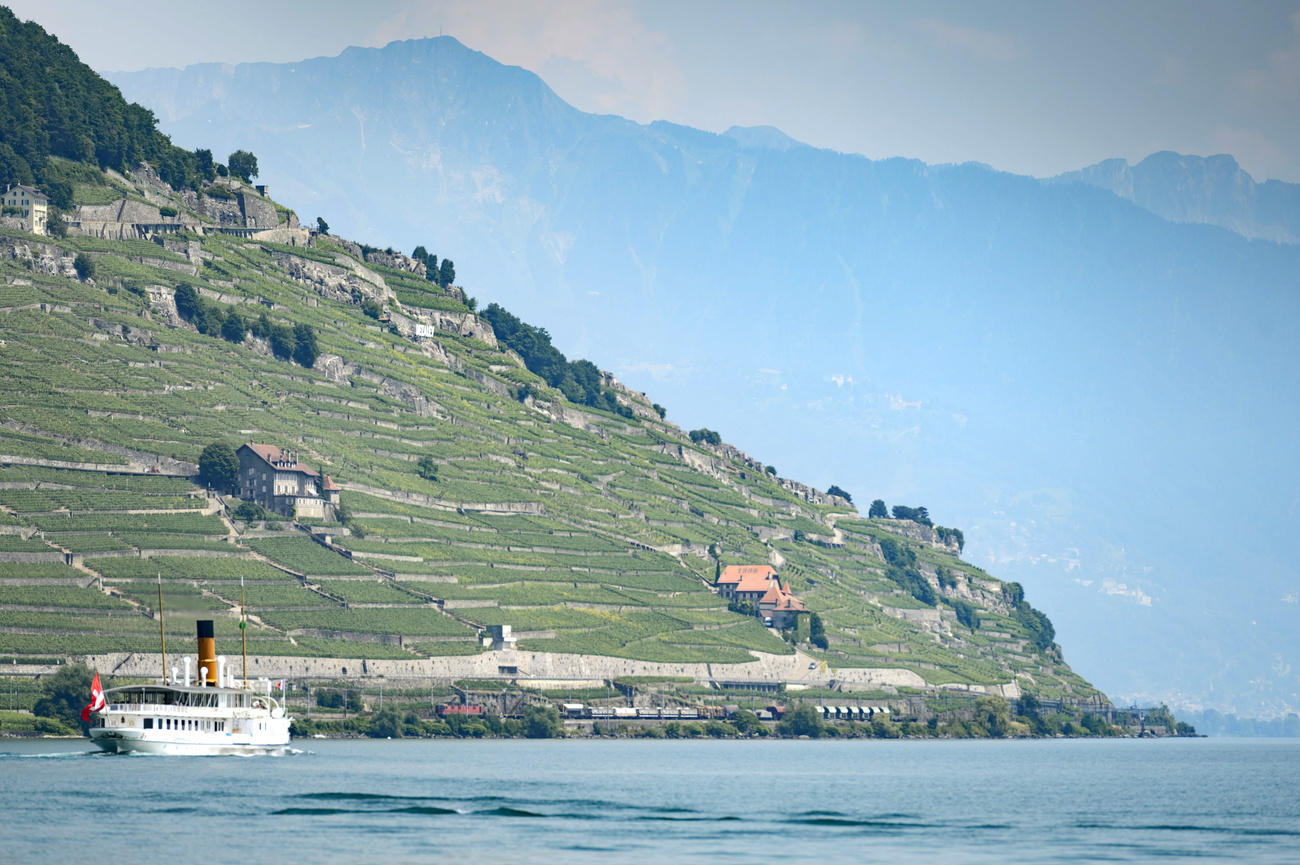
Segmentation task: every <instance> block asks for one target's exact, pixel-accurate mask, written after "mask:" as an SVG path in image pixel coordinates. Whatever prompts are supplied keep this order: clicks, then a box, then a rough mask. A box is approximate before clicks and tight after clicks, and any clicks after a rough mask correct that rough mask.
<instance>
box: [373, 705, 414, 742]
mask: <svg viewBox="0 0 1300 865" xmlns="http://www.w3.org/2000/svg"><path fill="white" fill-rule="evenodd" d="M366 735H367V736H369V737H370V738H372V739H400V738H402V737H403V736H404V735H406V725H405V724H404V723H403V721H402V717H401V715H399V714H398V713H397V710H396V709H395V708H393V706H392V705H391V704H390V705H387V706H385V707H384V708H382V709H380V710H379V711H378V712H376V713H375V716H374V717H373V718H371V719H370V729H369V730H368V731H366Z"/></svg>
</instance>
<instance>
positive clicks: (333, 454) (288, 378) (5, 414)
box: [0, 180, 1094, 696]
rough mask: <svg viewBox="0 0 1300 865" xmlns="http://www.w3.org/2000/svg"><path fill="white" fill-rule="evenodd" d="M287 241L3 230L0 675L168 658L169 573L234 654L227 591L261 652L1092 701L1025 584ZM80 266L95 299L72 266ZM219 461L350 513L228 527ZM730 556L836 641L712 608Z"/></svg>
mask: <svg viewBox="0 0 1300 865" xmlns="http://www.w3.org/2000/svg"><path fill="white" fill-rule="evenodd" d="M115 182H116V181H115ZM106 184H107V181H106V182H105V185H95V184H90V183H81V184H79V185H78V186H77V195H78V196H79V197H80V198H81V199H82V200H84V201H86V202H91V201H96V200H98V199H99V198H102V197H104V195H106V194H108V190H109V187H108V186H107V185H106ZM135 194H138V195H139V196H140V197H142V198H149V200H154V201H161V200H163V199H162V198H161V197H160V196H163V195H164V194H165V190H164V191H160V190H159V187H158V184H157V183H156V182H153V181H151V182H150V183H146V182H145V181H144V180H139V181H137V186H136V187H135ZM171 202H172V204H173V206H176V207H178V208H180V209H182V210H184V203H183V202H182V201H181V200H180V199H179V198H173V199H171ZM286 231H288V233H287V234H285V235H284V236H282V237H281V236H277V238H278V239H277V240H276V242H272V241H271V240H267V239H263V240H258V239H255V238H243V237H236V236H233V235H230V234H221V233H216V232H213V231H206V232H204V233H203V234H198V233H189V234H185V233H182V234H179V235H169V236H168V237H167V238H165V240H166V242H167V247H168V248H164V246H163V245H161V242H162V241H160V243H157V244H156V243H150V242H147V241H141V240H132V241H114V240H104V239H100V238H90V237H78V236H70V237H67V238H65V239H62V240H55V239H51V238H45V237H36V236H32V235H27V234H25V233H23V232H21V231H17V230H14V229H0V340H2V341H3V342H2V343H0V344H2V345H3V348H0V372H2V373H3V374H2V375H0V406H3V410H2V411H0V418H3V421H2V422H0V657H25V656H31V657H41V658H48V657H50V656H71V655H79V654H90V653H105V652H122V651H138V652H148V651H153V650H154V645H155V644H154V640H155V635H156V628H157V622H156V620H155V619H154V618H153V615H154V613H155V610H154V608H155V607H156V606H157V592H158V580H159V579H161V581H162V583H163V593H164V594H163V602H164V606H165V608H166V609H167V610H168V611H169V614H168V617H167V622H168V630H169V632H171V633H179V634H187V633H189V632H188V631H187V630H186V629H187V627H190V624H191V621H192V620H193V619H194V618H196V617H199V616H207V615H213V614H215V615H216V617H217V618H218V621H219V622H220V624H219V637H224V638H227V639H234V638H235V636H236V635H237V633H238V629H237V627H236V623H237V619H238V612H237V611H238V606H239V599H240V581H241V580H242V581H243V591H244V594H245V596H246V598H247V601H248V604H249V606H250V608H251V609H252V612H253V613H254V616H255V618H254V621H253V623H252V624H251V626H250V628H249V631H248V637H249V645H250V651H256V652H257V653H258V654H259V655H261V656H277V655H278V656H286V657H290V656H294V657H297V656H309V657H326V658H329V657H335V658H357V659H411V660H416V659H419V658H422V657H438V656H451V657H455V656H471V655H474V654H476V653H479V652H481V651H483V649H482V645H481V640H480V636H481V634H480V632H481V631H482V630H483V629H484V628H486V627H487V626H490V625H510V626H512V628H513V629H514V632H515V634H516V635H518V637H519V648H520V649H525V650H532V651H536V652H546V653H570V654H584V655H605V656H611V657H617V658H626V659H635V660H641V661H649V662H664V663H682V664H685V663H712V664H727V663H741V662H746V661H750V660H752V659H754V658H755V657H756V656H755V654H754V653H765V654H766V655H773V656H790V655H792V653H794V652H795V646H794V645H792V643H791V642H790V641H791V640H793V641H795V642H796V643H798V649H799V651H802V652H804V653H806V654H807V655H808V656H809V657H810V658H811V659H812V663H813V666H817V665H818V664H820V663H822V662H824V663H825V664H827V665H828V666H829V668H830V669H831V670H832V671H833V670H834V669H841V670H849V669H855V668H872V669H880V670H890V669H906V670H911V671H913V672H915V673H917V674H918V675H919V676H920V678H921V679H922V680H924V682H925V683H926V686H933V687H938V686H955V687H964V686H971V685H974V686H1000V685H1008V684H1011V683H1019V684H1020V685H1022V686H1026V687H1032V688H1033V689H1034V690H1035V692H1037V693H1039V694H1042V695H1044V696H1057V695H1074V696H1086V695H1089V694H1092V693H1094V691H1093V690H1092V689H1091V687H1090V686H1089V685H1088V684H1087V683H1086V682H1083V681H1082V680H1081V679H1079V678H1078V677H1077V676H1075V675H1074V674H1073V673H1072V672H1071V671H1070V669H1069V667H1068V666H1067V665H1066V664H1065V663H1064V662H1063V660H1062V659H1061V658H1060V654H1059V650H1058V649H1057V648H1056V647H1055V646H1054V645H1052V643H1051V640H1050V636H1049V638H1048V639H1046V640H1045V641H1044V639H1043V632H1042V628H1041V627H1039V626H1035V625H1034V622H1035V621H1037V620H1036V619H1034V618H1033V615H1032V614H1031V613H1029V612H1026V610H1032V608H1028V607H1027V605H1025V604H1024V602H1023V600H1022V599H1020V598H1019V597H1018V596H1017V595H1016V591H1015V589H1014V588H1008V587H1006V586H1004V585H1003V584H1001V583H1000V582H998V581H997V580H996V579H994V578H993V577H991V576H989V575H987V574H985V573H983V572H982V571H980V570H979V569H977V568H975V567H973V566H971V565H969V564H967V563H965V562H963V561H961V560H960V559H959V558H958V557H957V555H956V554H955V553H956V549H955V548H954V547H948V546H945V545H944V544H942V543H940V541H939V539H938V538H937V537H936V536H935V535H934V533H933V532H931V531H929V529H927V528H925V527H923V526H920V525H917V524H915V523H908V524H902V523H897V522H895V521H891V520H866V519H863V518H861V517H859V516H858V514H857V512H856V511H855V510H854V509H853V508H852V506H850V505H848V504H847V503H846V502H845V501H843V500H842V499H836V498H833V497H829V496H826V495H823V494H820V493H816V492H815V491H811V490H808V489H807V488H805V487H803V486H802V485H799V484H797V483H795V482H792V481H786V480H782V479H779V478H777V477H775V476H774V475H773V474H772V473H770V472H768V471H766V470H765V467H764V466H763V465H762V464H761V463H759V462H757V461H755V460H753V459H751V458H749V457H747V456H746V455H744V454H741V453H739V452H737V451H735V450H734V449H732V448H730V447H728V446H726V445H707V444H696V443H693V442H692V441H691V440H690V438H689V437H688V436H687V435H686V434H685V433H683V431H682V430H680V429H678V428H677V427H676V426H674V425H672V424H671V423H669V422H667V421H665V420H664V419H662V418H661V416H660V415H659V414H658V413H657V412H656V411H655V410H654V408H653V407H652V405H651V403H650V402H649V400H648V399H647V398H646V397H645V396H644V395H642V394H638V393H632V392H629V391H626V390H624V389H622V388H620V387H618V386H617V385H616V384H614V383H609V382H607V383H606V385H605V386H606V387H609V388H612V390H613V392H614V393H615V394H616V397H617V400H618V403H619V404H620V406H621V411H620V412H619V413H611V412H606V411H602V410H598V409H593V408H589V407H584V406H577V405H574V404H572V403H569V402H568V401H567V400H566V399H565V398H564V396H563V395H562V394H561V393H560V392H559V391H558V390H556V389H554V388H552V387H550V386H548V385H547V384H546V383H545V382H544V381H543V380H542V379H541V378H539V377H538V376H536V375H534V374H533V373H531V372H529V371H528V370H527V369H526V368H524V367H523V365H522V364H521V363H520V361H519V360H518V358H517V357H516V356H515V355H513V354H511V353H508V352H506V351H505V350H504V349H503V348H501V347H500V346H498V345H497V343H496V341H495V339H494V337H493V333H492V331H491V328H490V327H489V326H488V325H487V324H486V322H484V321H483V320H482V319H480V318H478V317H477V316H476V315H475V313H474V312H473V310H472V308H471V307H470V306H467V305H466V303H465V302H464V294H463V293H462V292H461V291H459V290H458V289H454V288H453V289H448V290H443V289H440V288H438V287H437V286H436V285H435V284H433V283H430V282H427V281H425V280H424V279H423V278H421V277H420V276H419V275H418V274H416V273H412V272H409V271H404V270H400V269H396V268H393V267H389V266H387V265H385V264H380V263H378V262H377V261H375V260H373V256H368V255H367V254H366V253H364V252H363V251H362V250H360V249H359V248H358V247H356V246H354V245H350V244H347V243H346V242H344V241H340V240H339V239H337V238H330V237H327V236H322V235H316V234H312V235H310V237H309V236H308V233H307V232H294V231H289V230H287V229H286ZM286 239H287V240H291V241H292V244H290V245H284V243H283V241H284V240H286ZM177 249H185V250H186V252H185V254H180V253H178V252H176V251H175V250H177ZM78 253H84V254H85V255H87V256H88V257H89V259H90V260H91V261H92V262H93V266H94V271H95V277H94V279H93V281H92V280H87V281H84V282H83V281H80V280H78V279H76V278H73V277H71V276H66V275H63V273H64V272H65V270H66V268H65V266H64V265H65V264H67V263H68V261H67V260H68V259H69V258H70V257H71V256H74V255H76V254H78ZM386 260H387V261H391V260H392V259H391V258H388V259H386ZM322 269H326V270H328V274H327V275H326V276H322V275H321V274H322V273H323V272H325V271H324V270H322ZM54 271H57V272H54ZM182 282H183V283H186V284H188V285H190V286H192V287H193V288H194V289H195V290H196V291H197V292H198V293H199V295H200V296H201V297H202V298H203V299H204V302H206V303H210V304H217V305H219V306H220V307H221V308H223V309H225V310H226V311H230V310H234V311H237V312H238V313H239V314H240V315H241V316H243V318H244V319H245V320H247V321H250V322H251V321H254V320H257V319H259V318H261V317H263V316H264V317H265V319H266V321H267V322H268V323H269V324H270V325H271V326H293V325H305V326H309V327H310V328H311V329H312V331H313V332H314V334H315V337H316V340H317V343H318V346H319V356H318V357H316V358H315V363H314V364H313V365H312V366H311V367H310V368H305V367H303V366H301V365H299V364H297V363H294V362H292V361H289V360H285V359H281V358H278V357H276V356H275V355H274V354H273V352H272V351H271V349H270V347H269V345H268V342H267V340H266V339H263V338H261V337H254V336H251V335H250V336H248V337H247V338H245V339H243V340H240V341H238V342H231V341H227V340H226V339H223V338H222V337H220V336H209V335H204V334H201V333H199V332H198V331H197V330H196V329H195V327H194V326H193V325H192V324H190V323H189V322H187V321H184V320H182V319H181V318H180V317H179V316H178V315H177V311H176V307H175V305H174V303H173V296H174V293H175V290H176V287H177V286H178V285H179V284H180V283H182ZM365 301H374V302H376V303H378V304H381V305H383V306H384V307H385V309H386V311H387V312H388V313H389V315H390V316H391V319H390V320H387V321H385V322H384V323H381V322H380V321H378V320H376V319H375V318H372V317H371V316H369V315H367V314H366V310H365V309H363V306H362V304H363V302H365ZM416 323H419V324H421V325H422V330H421V332H422V333H424V332H426V331H425V330H424V328H427V329H428V331H431V332H432V333H433V335H432V336H431V337H430V336H423V335H422V336H418V337H417V336H415V335H414V334H415V329H414V324H416ZM539 324H545V323H544V322H540V323H539ZM212 442H227V443H230V444H231V445H233V446H236V447H237V446H238V445H239V444H242V443H244V442H261V443H268V444H275V445H278V446H282V447H286V448H293V449H295V450H297V451H299V452H300V453H301V455H302V458H303V459H304V460H305V462H306V463H307V464H309V465H310V466H312V467H313V468H315V469H319V470H321V471H323V472H328V473H329V474H330V475H331V476H332V477H333V479H334V480H335V481H336V482H338V483H339V484H340V485H341V487H342V488H343V492H342V506H343V514H344V517H345V523H344V524H338V523H329V524H319V523H318V524H316V525H310V526H309V525H305V524H304V525H298V524H295V523H293V521H292V520H287V519H284V518H276V517H273V518H272V519H271V520H270V521H268V522H266V523H265V524H263V523H254V524H246V523H244V522H241V521H238V520H235V519H234V518H233V511H234V508H235V506H236V505H238V504H239V502H238V501H237V500H233V499H230V498H228V497H217V496H214V495H210V494H209V492H208V491H207V490H205V489H202V488H200V487H199V486H197V485H196V484H195V483H193V481H192V480H191V476H193V475H194V474H195V471H196V465H195V464H196V462H197V460H198V457H199V454H200V451H201V450H202V449H203V448H204V446H205V445H207V444H209V443H212ZM309 532H315V534H316V537H313V536H312V535H311V534H310V533H309ZM325 535H329V538H328V541H326V538H325V537H324V536H325ZM900 550H902V551H904V552H899V551H900ZM890 556H893V557H895V558H897V559H899V560H900V561H902V563H901V564H899V563H897V562H891V561H887V558H889V557H890ZM903 560H905V561H903ZM740 563H747V564H761V563H774V564H776V565H778V567H779V570H780V572H781V574H782V577H783V578H784V579H786V580H788V581H789V583H790V585H791V588H792V589H793V591H794V593H795V594H796V595H797V596H798V597H799V598H800V599H802V600H803V601H805V602H806V603H807V605H808V606H809V607H810V608H811V609H812V610H813V611H815V612H816V613H817V614H818V615H819V617H820V620H821V622H822V623H823V624H824V629H825V634H824V636H825V640H826V648H825V649H817V648H815V647H814V646H813V645H812V644H811V643H809V642H808V638H809V636H810V635H809V633H808V617H806V616H805V617H803V621H802V623H801V626H800V628H799V629H798V631H796V632H792V633H790V634H788V635H787V636H788V638H789V639H783V637H782V635H780V634H778V633H777V632H775V631H773V630H772V629H770V628H766V627H764V626H763V625H762V624H761V622H760V621H759V620H758V619H757V618H755V617H754V616H752V615H741V614H739V613H736V612H732V611H731V610H729V609H728V608H727V606H726V604H725V602H723V601H722V600H720V599H719V597H718V596H717V595H716V594H715V593H714V592H713V591H712V589H711V588H710V584H711V583H712V580H713V578H714V576H715V571H716V569H717V568H718V567H720V566H723V565H727V564H740ZM926 587H928V593H927V590H926ZM1036 628H1037V629H1036ZM832 675H833V672H832Z"/></svg>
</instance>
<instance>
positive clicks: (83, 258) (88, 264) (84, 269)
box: [72, 252, 95, 282]
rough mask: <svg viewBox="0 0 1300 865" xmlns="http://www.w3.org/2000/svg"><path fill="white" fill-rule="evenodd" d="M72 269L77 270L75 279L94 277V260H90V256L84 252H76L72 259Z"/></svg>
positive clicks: (84, 279)
mask: <svg viewBox="0 0 1300 865" xmlns="http://www.w3.org/2000/svg"><path fill="white" fill-rule="evenodd" d="M72 269H73V270H75V271H76V272H77V279H80V280H81V281H82V282H85V281H86V280H88V279H94V277H95V262H93V261H91V259H90V256H89V255H86V253H84V252H78V253H77V257H76V258H74V259H73V260H72Z"/></svg>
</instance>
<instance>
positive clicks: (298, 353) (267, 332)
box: [176, 282, 320, 369]
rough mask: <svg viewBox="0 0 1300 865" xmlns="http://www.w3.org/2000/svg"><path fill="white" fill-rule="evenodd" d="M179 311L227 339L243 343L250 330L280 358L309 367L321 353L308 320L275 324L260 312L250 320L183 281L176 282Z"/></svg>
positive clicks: (200, 327)
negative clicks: (201, 293)
mask: <svg viewBox="0 0 1300 865" xmlns="http://www.w3.org/2000/svg"><path fill="white" fill-rule="evenodd" d="M176 313H177V314H178V315H179V316H180V317H181V318H183V319H185V320H186V321H188V322H190V323H191V324H193V325H194V327H195V328H196V329H197V330H198V332H199V333H201V334H204V335H205V336H212V337H217V336H219V337H221V338H222V339H224V340H226V341H227V342H230V343H234V344H235V345H238V344H240V343H241V342H243V341H244V340H245V338H247V336H248V335H249V334H250V333H251V334H252V335H253V336H256V337H260V338H262V339H265V340H266V341H267V344H268V345H270V347H271V354H273V355H275V356H276V357H278V358H280V359H281V360H292V361H295V362H296V363H298V364H300V365H301V366H304V367H307V368H308V369H310V368H311V367H312V365H313V364H315V363H316V358H317V357H318V356H319V355H320V346H319V345H318V344H317V342H316V331H315V330H313V329H312V326H311V325H309V324H295V325H293V326H289V325H287V324H273V323H272V322H271V320H270V319H268V318H267V317H266V313H265V312H263V313H261V314H260V315H259V316H258V317H257V318H256V319H254V320H252V321H249V320H247V319H245V318H244V317H243V316H241V315H240V314H239V313H238V312H237V311H236V310H234V309H231V308H229V307H225V306H222V305H221V304H218V303H212V302H211V301H207V300H204V299H203V297H202V296H200V295H199V293H198V291H196V290H195V288H194V286H192V285H190V284H189V283H187V282H182V283H181V284H180V285H178V286H176Z"/></svg>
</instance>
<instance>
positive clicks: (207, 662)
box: [195, 619, 217, 687]
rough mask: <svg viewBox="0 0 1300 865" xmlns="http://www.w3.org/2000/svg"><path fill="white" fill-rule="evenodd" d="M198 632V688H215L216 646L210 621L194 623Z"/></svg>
mask: <svg viewBox="0 0 1300 865" xmlns="http://www.w3.org/2000/svg"><path fill="white" fill-rule="evenodd" d="M195 625H196V626H197V627H198V632H199V670H200V672H199V686H200V687H202V686H204V685H207V686H209V687H215V686H216V684H217V645H216V641H215V640H214V639H213V628H212V620H211V619H199V620H198V621H197V622H195Z"/></svg>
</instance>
